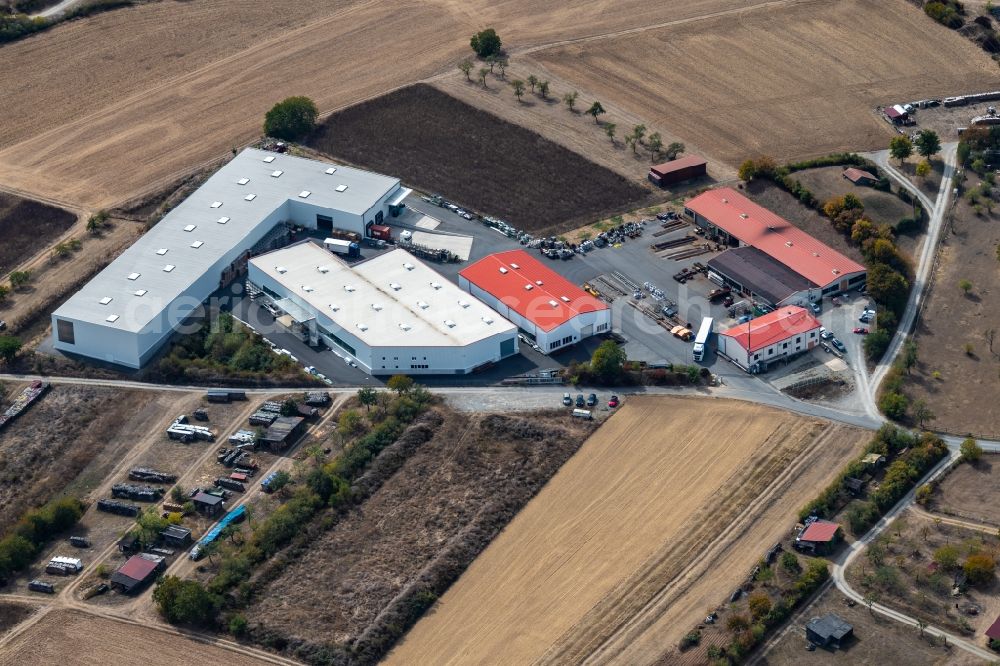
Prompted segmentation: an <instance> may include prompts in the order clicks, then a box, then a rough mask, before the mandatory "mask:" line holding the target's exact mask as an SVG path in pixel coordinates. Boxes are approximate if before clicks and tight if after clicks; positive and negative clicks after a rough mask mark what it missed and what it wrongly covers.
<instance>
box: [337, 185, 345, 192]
mask: <svg viewBox="0 0 1000 666" xmlns="http://www.w3.org/2000/svg"><path fill="white" fill-rule="evenodd" d="M337 191H338V192H346V191H347V185H337Z"/></svg>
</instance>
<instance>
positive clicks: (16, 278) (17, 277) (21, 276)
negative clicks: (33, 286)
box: [10, 271, 31, 290]
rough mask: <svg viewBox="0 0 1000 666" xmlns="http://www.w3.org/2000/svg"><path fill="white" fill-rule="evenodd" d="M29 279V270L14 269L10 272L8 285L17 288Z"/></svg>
mask: <svg viewBox="0 0 1000 666" xmlns="http://www.w3.org/2000/svg"><path fill="white" fill-rule="evenodd" d="M30 281H31V272H30V271H14V272H13V273H11V274H10V286H11V288H13V289H15V290H17V289H20V288H21V287H23V286H24V285H26V284H28V282H30Z"/></svg>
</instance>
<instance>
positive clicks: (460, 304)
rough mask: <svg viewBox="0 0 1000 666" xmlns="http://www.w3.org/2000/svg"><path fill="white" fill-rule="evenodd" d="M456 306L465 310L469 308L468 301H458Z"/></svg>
mask: <svg viewBox="0 0 1000 666" xmlns="http://www.w3.org/2000/svg"><path fill="white" fill-rule="evenodd" d="M458 305H459V307H463V308H467V307H469V301H459V302H458Z"/></svg>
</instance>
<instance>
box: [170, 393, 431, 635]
mask: <svg viewBox="0 0 1000 666" xmlns="http://www.w3.org/2000/svg"><path fill="white" fill-rule="evenodd" d="M387 386H388V387H389V390H390V392H385V391H376V390H375V389H372V388H362V389H360V390H359V391H358V402H359V403H360V404H361V405H362V406H363V407H365V412H364V414H363V415H362V414H361V413H359V412H357V411H355V410H347V411H345V412H344V413H342V414H341V415H340V419H339V421H338V428H337V435H338V436H339V437H341V438H342V440H343V449H344V452H343V453H341V454H340V455H337V456H335V457H334V458H332V459H331V460H329V461H325V460H324V459H323V458H322V455H323V454H322V450H321V449H320V448H319V447H315V449H314V450H310V452H309V458H308V460H307V464H305V465H301V466H297V467H296V469H295V471H294V472H293V474H292V475H290V476H288V477H285V478H284V479H283V483H281V484H278V487H276V488H275V496H276V498H277V499H278V501H279V504H278V506H277V508H276V509H275V510H274V511H272V512H271V513H269V514H268V515H265V516H260V517H257V518H255V519H252V520H250V521H248V522H249V524H250V529H249V532H248V533H245V534H244V533H243V532H241V531H238V530H233V531H232V533H231V534H230V535H229V539H230V540H229V541H228V542H225V541H224V539H220V540H219V541H220V543H219V546H218V548H217V550H213V551H212V552H211V553H210V555H211V556H212V557H218V558H219V565H218V570H217V572H216V574H215V575H214V576H213V577H212V579H211V580H210V581H209V582H208V584H207V585H206V584H202V583H200V582H198V581H194V580H182V579H179V578H177V577H175V576H166V577H164V578H162V579H161V580H160V581H159V582H158V583H157V585H156V588H155V590H154V592H153V599H154V601H155V602H156V604H157V608H158V609H159V611H160V613H161V614H162V615H163V617H164V618H166V619H167V620H168V621H169V622H172V623H176V624H188V625H192V626H199V627H206V628H213V629H214V628H218V627H219V626H220V625H221V626H222V627H226V628H228V629H229V630H230V631H231V632H232V633H234V634H235V635H237V636H239V635H241V634H242V632H244V631H245V630H246V627H247V622H246V618H245V617H244V616H243V615H242V614H241V613H240V609H241V608H243V607H244V606H245V605H247V604H248V603H249V602H250V601H251V600H252V598H253V595H254V593H255V591H256V590H257V589H258V587H262V586H264V585H266V584H267V582H268V580H270V579H272V578H273V577H275V576H276V575H278V574H279V573H280V566H281V560H280V558H277V557H276V556H277V555H278V554H279V553H280V552H281V551H283V550H284V549H286V548H288V547H289V546H293V547H294V545H295V544H296V543H300V545H305V544H307V543H308V540H309V539H312V538H314V537H315V536H317V535H318V534H320V533H322V531H323V529H326V528H328V527H329V526H331V525H333V524H334V523H335V521H336V520H337V519H338V517H339V516H340V515H342V514H343V513H345V512H347V511H349V510H350V509H351V508H352V507H353V506H354V505H356V504H357V503H360V502H361V501H363V500H364V499H365V497H363V496H362V495H360V494H358V492H359V491H356V490H355V489H354V488H352V484H353V483H354V482H355V480H356V479H358V478H359V477H360V476H361V474H362V473H363V472H364V470H365V469H366V468H367V466H368V465H369V464H370V463H371V462H372V460H374V459H375V457H376V456H377V455H378V454H379V453H380V452H381V451H382V450H383V449H385V448H386V447H387V446H389V445H391V444H392V443H393V442H395V441H396V439H397V438H399V436H400V435H401V434H402V433H403V431H404V430H405V429H406V427H407V426H408V425H409V424H411V423H412V422H413V421H414V420H416V419H417V417H418V416H420V415H421V414H422V413H423V412H424V411H425V410H426V409H427V408H428V407H429V406H430V405H431V404H432V403H433V402H434V398H433V396H432V395H431V394H430V393H429V392H428V391H427V390H426V389H425V388H424V387H422V386H419V385H416V384H415V383H414V382H413V379H412V378H410V377H407V376H405V375H397V376H394V377H392V378H390V379H389V381H388V382H387ZM319 520H322V521H323V529H307V527H309V526H311V525H313V524H314V523H315V522H316V521H319ZM269 566H273V567H278V568H277V569H273V570H271V569H269V570H267V571H263V572H262V571H261V570H262V569H266V568H267V567H269ZM403 630H405V628H403Z"/></svg>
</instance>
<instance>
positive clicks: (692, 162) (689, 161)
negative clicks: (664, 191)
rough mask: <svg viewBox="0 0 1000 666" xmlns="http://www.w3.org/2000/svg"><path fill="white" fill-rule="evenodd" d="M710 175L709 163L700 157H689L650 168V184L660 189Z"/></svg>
mask: <svg viewBox="0 0 1000 666" xmlns="http://www.w3.org/2000/svg"><path fill="white" fill-rule="evenodd" d="M707 174H708V163H707V162H706V161H705V158H704V157H701V156H699V155H687V156H685V157H682V158H680V159H678V160H672V161H670V162H664V163H663V164H657V165H656V166H652V167H650V168H649V175H648V176H647V177H648V178H649V182H651V183H653V184H654V185H659V186H660V187H666V186H668V185H674V184H675V183H683V182H684V181H686V180H692V179H694V178H701V177H702V176H705V175H707Z"/></svg>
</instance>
